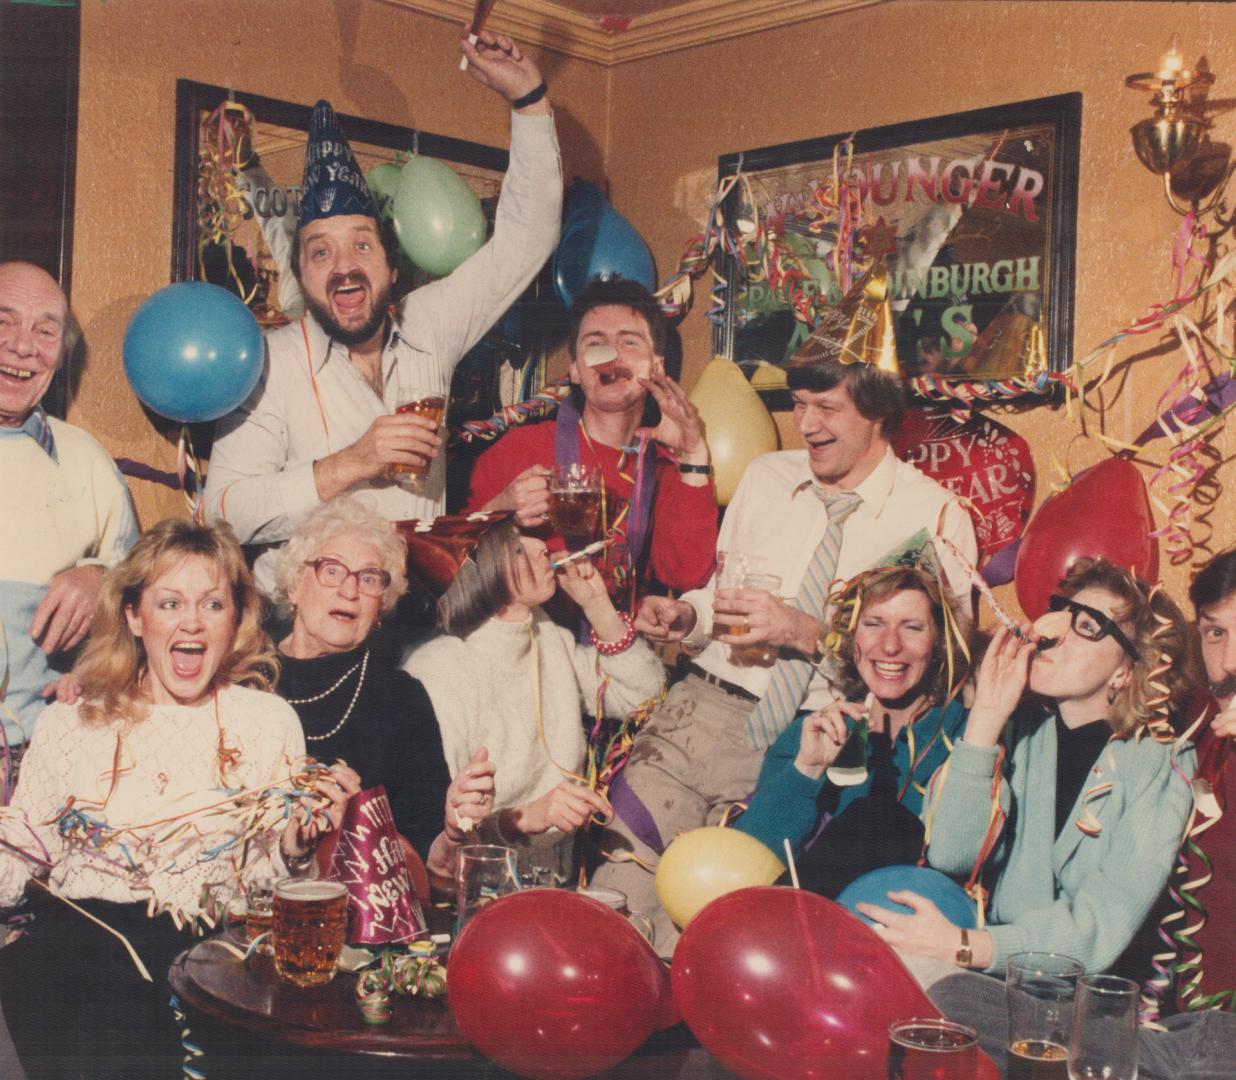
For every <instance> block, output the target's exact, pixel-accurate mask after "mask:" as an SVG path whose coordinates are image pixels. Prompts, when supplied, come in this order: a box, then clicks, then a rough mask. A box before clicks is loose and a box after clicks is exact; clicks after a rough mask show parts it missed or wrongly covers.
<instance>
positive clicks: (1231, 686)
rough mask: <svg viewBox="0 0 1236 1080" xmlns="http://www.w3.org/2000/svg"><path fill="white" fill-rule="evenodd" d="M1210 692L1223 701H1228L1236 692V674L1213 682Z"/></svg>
mask: <svg viewBox="0 0 1236 1080" xmlns="http://www.w3.org/2000/svg"><path fill="white" fill-rule="evenodd" d="M1210 692H1211V693H1212V694H1214V696H1215V697H1217V698H1219V699H1220V700H1221V701H1226V700H1227V699H1228V698H1230V697H1231V696H1232V695H1233V694H1236V675H1229V676H1228V677H1227V678H1226V679H1223V680H1222V681H1221V682H1217V683H1211V684H1210Z"/></svg>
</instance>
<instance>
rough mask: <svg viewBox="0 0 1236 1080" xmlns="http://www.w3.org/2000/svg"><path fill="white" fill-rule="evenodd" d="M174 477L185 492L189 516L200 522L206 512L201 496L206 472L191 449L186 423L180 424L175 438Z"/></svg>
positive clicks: (190, 438) (191, 441)
mask: <svg viewBox="0 0 1236 1080" xmlns="http://www.w3.org/2000/svg"><path fill="white" fill-rule="evenodd" d="M176 477H177V479H178V480H179V481H180V490H181V491H183V492H184V493H185V502H186V503H187V504H188V506H189V516H190V517H191V518H192V519H193V520H194V521H195V522H197V523H199V524H200V523H201V522H202V521H203V520H204V516H205V513H206V500H205V499H204V498H203V492H204V490H205V487H206V480H205V477H206V473H205V471H204V470H203V469H202V463H201V461H200V460H199V459H198V456H197V453H196V452H195V451H194V449H193V439H192V437H191V436H190V434H189V425H188V424H181V425H180V437H179V438H178V439H177V440H176ZM190 477H192V487H190V483H189V480H190Z"/></svg>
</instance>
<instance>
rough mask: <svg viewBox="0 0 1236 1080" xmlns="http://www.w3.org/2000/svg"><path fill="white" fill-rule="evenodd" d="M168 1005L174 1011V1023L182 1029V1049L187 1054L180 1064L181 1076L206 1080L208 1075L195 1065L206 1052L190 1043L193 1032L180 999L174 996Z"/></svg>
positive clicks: (186, 1078)
mask: <svg viewBox="0 0 1236 1080" xmlns="http://www.w3.org/2000/svg"><path fill="white" fill-rule="evenodd" d="M167 1005H168V1008H169V1009H171V1010H172V1022H173V1023H175V1025H176V1026H177V1027H178V1028H179V1029H180V1048H181V1049H182V1050H184V1052H185V1056H184V1057H183V1058H182V1059H181V1062H180V1075H181V1076H183V1077H184V1078H185V1080H206V1074H205V1073H204V1072H203V1071H202V1070H201V1069H199V1068H198V1067H197V1066H196V1065H195V1064H194V1062H196V1061H197V1060H198V1059H199V1058H201V1057H202V1056H203V1054H204V1053H205V1051H204V1050H203V1049H202V1048H201V1047H200V1046H198V1045H197V1043H194V1042H190V1041H189V1036H190V1035H191V1034H192V1031H190V1029H189V1017H188V1014H187V1013H186V1012H185V1010H184V1007H183V1006H182V1005H181V1004H180V998H178V997H177V996H176V995H175V994H173V995H172V996H171V997H170V998H168V1001H167Z"/></svg>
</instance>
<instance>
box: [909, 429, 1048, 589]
mask: <svg viewBox="0 0 1236 1080" xmlns="http://www.w3.org/2000/svg"><path fill="white" fill-rule="evenodd" d="M893 449H894V450H895V451H896V452H897V456H898V457H899V458H901V459H902V460H904V461H908V462H910V464H911V465H913V466H914V467H915V468H917V469H918V470H919V471H920V472H922V473H925V474H926V475H927V476H930V477H931V478H932V479H933V480H935V481H936V482H937V483H938V484H942V485H943V486H944V487H946V488H948V489H949V490H950V491H953V492H955V493H956V494H958V495H960V496H962V497H963V498H964V499H966V500H967V502H968V503H969V505H970V506H971V507H972V508H973V511H974V512H973V513H972V514H971V516H972V517H973V519H974V533H975V536H976V537H977V538H978V546H979V565H980V566H981V565H984V564H985V563H986V562H987V561H988V560H990V559H991V557H992V556H993V555H995V554H996V553H997V552H999V551H1003V550H1004V548H1006V547H1008V546H1009V545H1010V544H1013V543H1016V542H1017V538H1018V537H1019V536H1021V534H1022V531H1023V530H1024V529H1025V527H1026V522H1027V521H1029V519H1030V511H1031V510H1033V509H1034V456H1033V455H1032V454H1031V453H1030V446H1029V444H1028V443H1027V442H1026V440H1025V439H1023V438H1022V437H1021V436H1020V435H1018V434H1017V432H1015V431H1011V430H1010V429H1009V428H1007V427H1005V426H1004V425H1003V424H1001V423H1000V422H999V421H997V420H993V419H992V418H991V417H990V416H984V415H983V414H982V413H972V414H971V415H970V416H969V417H968V418H967V419H966V420H964V421H962V422H961V423H958V422H957V420H956V419H954V417H953V414H952V413H951V412H950V411H949V410H948V409H946V408H943V407H938V408H937V407H932V408H924V409H907V410H906V414H905V417H904V418H903V419H902V422H901V426H900V427H899V428H898V431H897V436H896V438H895V439H894V441H893Z"/></svg>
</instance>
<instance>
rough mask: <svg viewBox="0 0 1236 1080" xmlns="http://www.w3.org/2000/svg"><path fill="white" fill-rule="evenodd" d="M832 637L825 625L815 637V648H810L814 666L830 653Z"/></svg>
mask: <svg viewBox="0 0 1236 1080" xmlns="http://www.w3.org/2000/svg"><path fill="white" fill-rule="evenodd" d="M832 637H833V635H832V632H831V631H830V630H828V629H827V627H826V628H825V629H823V630H821V631H820V636H819V637H818V638H816V639H815V648H814V649H812V650H811V662H812V664H814V665H815V666H816V667H819V666H820V665H821V664H822V663H824V659H825V657H827V656H831V655H832V652H833V649H832V646H833V641H832Z"/></svg>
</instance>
